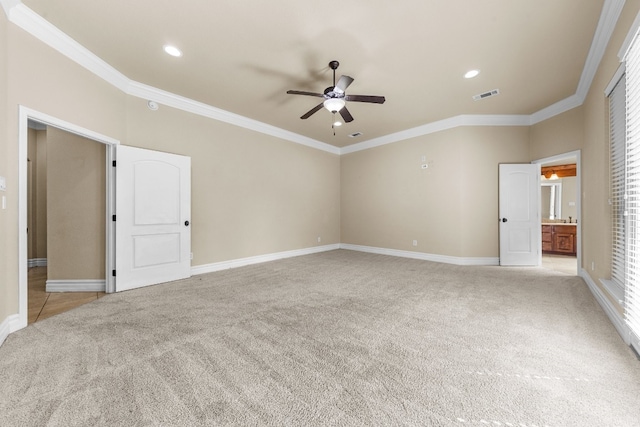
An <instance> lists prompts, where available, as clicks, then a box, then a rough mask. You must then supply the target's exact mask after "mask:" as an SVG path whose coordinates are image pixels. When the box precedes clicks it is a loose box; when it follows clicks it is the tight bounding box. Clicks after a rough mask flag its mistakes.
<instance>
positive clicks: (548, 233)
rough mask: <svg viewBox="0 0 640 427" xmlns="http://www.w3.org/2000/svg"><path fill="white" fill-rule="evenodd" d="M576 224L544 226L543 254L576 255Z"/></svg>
mask: <svg viewBox="0 0 640 427" xmlns="http://www.w3.org/2000/svg"><path fill="white" fill-rule="evenodd" d="M576 251H577V248H576V224H563V223H553V224H542V253H543V254H562V255H574V256H575V255H576Z"/></svg>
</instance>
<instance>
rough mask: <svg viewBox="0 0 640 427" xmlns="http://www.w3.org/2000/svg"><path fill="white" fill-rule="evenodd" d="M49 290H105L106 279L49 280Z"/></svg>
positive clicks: (47, 288)
mask: <svg viewBox="0 0 640 427" xmlns="http://www.w3.org/2000/svg"><path fill="white" fill-rule="evenodd" d="M46 290H47V292H104V290H105V281H104V280H95V279H93V280H47V285H46Z"/></svg>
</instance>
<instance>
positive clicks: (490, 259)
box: [340, 243, 500, 265]
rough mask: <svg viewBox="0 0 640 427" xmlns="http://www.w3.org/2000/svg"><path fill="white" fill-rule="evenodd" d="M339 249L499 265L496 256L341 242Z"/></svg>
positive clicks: (457, 263) (431, 259)
mask: <svg viewBox="0 0 640 427" xmlns="http://www.w3.org/2000/svg"><path fill="white" fill-rule="evenodd" d="M340 249H347V250H350V251H358V252H368V253H372V254H379V255H391V256H397V257H402V258H413V259H420V260H423V261H433V262H441V263H444V264H454V265H500V258H498V257H454V256H448V255H436V254H427V253H424V252H412V251H401V250H399V249H387V248H376V247H373V246H361V245H350V244H348V243H341V244H340Z"/></svg>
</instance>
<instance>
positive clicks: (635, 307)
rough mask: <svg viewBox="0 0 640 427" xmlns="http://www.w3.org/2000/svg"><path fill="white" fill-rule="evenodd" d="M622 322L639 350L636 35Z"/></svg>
mask: <svg viewBox="0 0 640 427" xmlns="http://www.w3.org/2000/svg"><path fill="white" fill-rule="evenodd" d="M625 64H626V82H625V83H626V90H625V92H626V111H627V113H626V150H625V157H626V160H625V183H624V186H625V202H626V211H625V213H626V223H625V228H624V234H625V236H626V246H625V256H624V258H625V264H626V265H625V282H624V285H625V288H624V289H625V306H624V312H625V321H626V323H627V325H628V326H629V329H630V331H631V342H632V345H633V346H634V347H635V348H636V350H638V351H640V41H639V40H638V37H637V35H636V38H635V40H634V41H633V42H632V44H631V46H630V48H629V50H628V51H627V55H626V57H625Z"/></svg>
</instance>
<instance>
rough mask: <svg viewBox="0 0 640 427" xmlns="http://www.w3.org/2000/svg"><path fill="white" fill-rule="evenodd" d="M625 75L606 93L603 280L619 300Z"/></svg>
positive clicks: (622, 248)
mask: <svg viewBox="0 0 640 427" xmlns="http://www.w3.org/2000/svg"><path fill="white" fill-rule="evenodd" d="M626 114H627V108H626V77H625V75H624V74H623V75H622V77H620V80H618V82H617V83H616V84H615V86H614V87H613V90H612V91H611V93H610V95H609V135H610V150H609V152H610V159H609V160H610V175H611V188H610V192H609V197H610V199H609V200H610V205H611V219H612V224H611V236H612V247H611V281H610V282H609V283H604V284H605V286H606V288H607V289H608V290H609V292H610V293H611V294H613V295H614V296H615V297H616V298H617V299H618V301H619V302H621V303H623V302H624V283H625V277H624V276H625V265H626V261H625V253H626V249H625V248H626V241H625V238H626V234H625V231H624V230H625V222H626V218H625V208H626V206H625V182H626V179H625V175H626V131H627V129H626V127H627V126H626V123H627V120H626Z"/></svg>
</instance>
